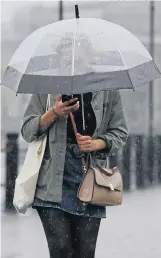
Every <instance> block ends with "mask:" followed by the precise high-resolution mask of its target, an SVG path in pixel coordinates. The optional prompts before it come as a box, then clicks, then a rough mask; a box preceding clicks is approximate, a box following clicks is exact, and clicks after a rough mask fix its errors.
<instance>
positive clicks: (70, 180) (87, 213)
mask: <svg viewBox="0 0 161 258" xmlns="http://www.w3.org/2000/svg"><path fill="white" fill-rule="evenodd" d="M80 155H81V154H80V151H79V148H78V146H77V145H76V144H67V148H66V158H65V166H64V177H63V185H62V201H61V203H55V202H47V201H43V200H40V199H38V198H35V200H34V202H33V205H32V207H33V208H36V207H48V208H54V209H61V210H63V211H65V212H68V213H71V214H74V215H78V216H84V217H93V218H106V208H105V207H102V206H97V205H91V204H85V203H83V202H81V201H80V200H79V198H78V197H77V193H78V189H79V186H80V183H81V181H82V177H83V173H84V171H83V168H82V163H81V159H80V158H79V157H80Z"/></svg>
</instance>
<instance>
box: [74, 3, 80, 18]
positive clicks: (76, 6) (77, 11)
mask: <svg viewBox="0 0 161 258" xmlns="http://www.w3.org/2000/svg"><path fill="white" fill-rule="evenodd" d="M75 17H76V19H78V18H79V8H78V5H77V4H76V5H75Z"/></svg>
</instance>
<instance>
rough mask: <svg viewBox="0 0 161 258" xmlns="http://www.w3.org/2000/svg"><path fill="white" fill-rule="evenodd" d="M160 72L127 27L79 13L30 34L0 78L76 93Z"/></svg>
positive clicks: (24, 89)
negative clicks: (80, 16) (76, 16)
mask: <svg viewBox="0 0 161 258" xmlns="http://www.w3.org/2000/svg"><path fill="white" fill-rule="evenodd" d="M160 76H161V73H160V71H159V70H158V68H157V66H156V65H155V63H154V61H153V59H152V57H151V56H150V54H149V53H148V51H147V50H146V48H145V47H144V46H143V44H142V43H141V42H140V41H139V40H138V39H137V38H136V37H135V36H134V35H133V34H131V33H130V32H129V31H128V30H126V29H125V28H123V27H121V26H119V25H116V24H113V23H111V22H107V21H104V20H100V19H93V18H80V19H70V20H63V21H59V22H56V23H53V24H50V25H47V26H45V27H42V28H40V29H38V30H36V31H35V32H33V33H32V34H30V35H29V36H28V37H27V38H26V39H25V40H24V41H23V42H22V44H21V45H20V46H19V48H18V49H17V51H16V52H15V54H14V56H13V57H12V59H11V61H10V63H9V65H8V67H7V69H6V72H5V74H4V77H3V80H2V84H4V85H5V86H8V87H9V88H11V89H12V90H14V91H15V92H17V93H30V94H31V93H42V94H49V93H51V94H52V93H53V94H76V93H85V92H93V91H99V90H106V89H130V88H132V89H134V88H135V87H138V86H140V85H142V84H145V83H148V82H150V81H152V80H154V79H157V78H159V77H160Z"/></svg>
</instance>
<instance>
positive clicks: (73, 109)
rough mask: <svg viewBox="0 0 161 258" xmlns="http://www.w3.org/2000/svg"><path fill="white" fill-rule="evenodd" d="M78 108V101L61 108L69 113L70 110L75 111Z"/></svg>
mask: <svg viewBox="0 0 161 258" xmlns="http://www.w3.org/2000/svg"><path fill="white" fill-rule="evenodd" d="M78 108H79V102H77V103H76V104H75V105H73V106H70V107H69V106H67V107H64V108H63V111H64V112H65V113H70V112H73V111H76V110H77V109H78Z"/></svg>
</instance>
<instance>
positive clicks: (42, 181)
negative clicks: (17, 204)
mask: <svg viewBox="0 0 161 258" xmlns="http://www.w3.org/2000/svg"><path fill="white" fill-rule="evenodd" d="M50 168H51V158H50V159H43V162H42V164H41V168H40V171H39V177H38V181H37V186H38V187H41V188H42V187H43V188H45V187H46V186H47V182H48V177H49V170H50Z"/></svg>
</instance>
